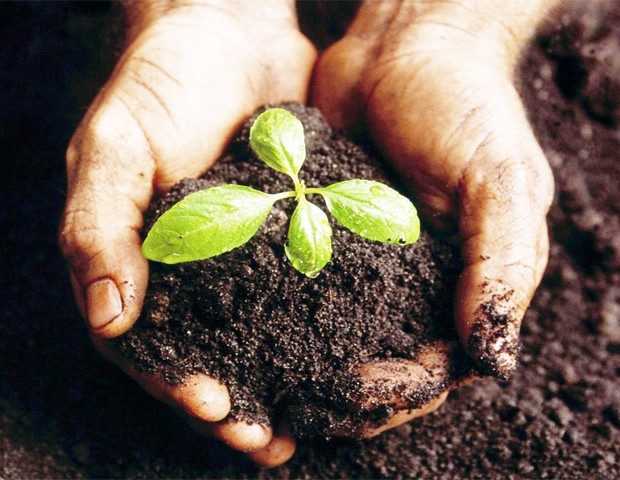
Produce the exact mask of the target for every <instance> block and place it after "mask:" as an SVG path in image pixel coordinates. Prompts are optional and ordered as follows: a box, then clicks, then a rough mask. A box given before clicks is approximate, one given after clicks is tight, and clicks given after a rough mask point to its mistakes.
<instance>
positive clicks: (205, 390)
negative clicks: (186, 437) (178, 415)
mask: <svg viewBox="0 0 620 480" xmlns="http://www.w3.org/2000/svg"><path fill="white" fill-rule="evenodd" d="M91 338H92V341H93V344H94V346H95V347H96V348H97V350H99V352H100V353H101V354H102V355H103V356H104V357H105V358H106V359H107V360H109V361H111V362H112V363H114V364H116V365H117V366H118V367H120V368H121V369H122V370H123V371H124V372H125V373H126V374H127V375H129V376H130V377H131V378H133V379H134V380H135V381H136V382H137V383H138V384H139V385H140V386H141V387H142V388H143V389H144V390H146V391H147V392H148V393H149V394H150V395H152V396H153V397H155V398H156V399H158V400H160V401H162V402H164V403H166V404H167V405H169V406H171V407H173V408H174V409H176V410H178V411H180V412H182V413H184V414H186V415H187V416H188V417H190V418H193V419H195V420H196V421H198V422H217V421H220V420H222V419H224V418H225V417H226V416H227V415H228V413H229V411H230V396H229V394H228V389H227V388H226V386H225V385H224V384H222V383H221V382H220V381H219V380H216V379H215V378H212V377H209V376H207V375H204V374H196V375H192V376H191V377H188V378H186V379H185V381H184V382H183V383H182V384H181V385H171V384H169V383H167V382H166V381H165V380H164V379H163V378H161V377H159V376H157V375H151V374H148V373H145V372H140V371H139V370H137V369H136V368H135V367H134V366H133V365H131V364H130V363H129V362H128V361H127V360H126V359H125V358H124V357H123V356H122V355H121V354H120V353H119V352H118V351H117V350H116V349H115V348H114V347H113V346H112V345H111V344H110V343H109V342H107V341H106V340H103V339H101V338H99V337H96V336H92V337H91Z"/></svg>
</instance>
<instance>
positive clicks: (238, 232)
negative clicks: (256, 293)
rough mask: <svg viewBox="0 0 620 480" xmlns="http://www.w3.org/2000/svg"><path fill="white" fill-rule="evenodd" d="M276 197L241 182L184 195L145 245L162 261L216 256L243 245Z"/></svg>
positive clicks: (148, 252)
mask: <svg viewBox="0 0 620 480" xmlns="http://www.w3.org/2000/svg"><path fill="white" fill-rule="evenodd" d="M274 201H275V199H274V198H273V197H272V196H271V195H268V194H266V193H263V192H260V191H258V190H254V189H252V188H250V187H244V186H241V185H222V186H220V187H213V188H208V189H206V190H200V191H198V192H195V193H192V194H190V195H188V196H187V197H185V198H184V199H183V200H181V201H180V202H178V203H177V204H175V205H174V206H173V207H172V208H171V209H170V210H168V211H167V212H166V213H164V214H163V215H162V216H161V217H159V219H158V220H157V222H156V223H155V225H153V228H152V229H151V231H150V232H149V234H148V235H147V237H146V240H144V243H143V244H142V254H143V255H144V256H145V257H146V258H148V259H150V260H156V261H158V262H162V263H180V262H190V261H193V260H203V259H205V258H210V257H214V256H215V255H220V254H222V253H225V252H229V251H230V250H232V249H233V248H237V247H239V246H240V245H243V244H244V243H245V242H247V241H248V240H249V239H250V238H252V237H253V236H254V234H255V233H256V231H257V230H258V228H259V227H260V226H261V225H262V224H263V222H264V221H265V219H266V218H267V215H269V211H270V210H271V207H272V205H273V203H274Z"/></svg>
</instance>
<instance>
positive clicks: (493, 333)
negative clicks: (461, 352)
mask: <svg viewBox="0 0 620 480" xmlns="http://www.w3.org/2000/svg"><path fill="white" fill-rule="evenodd" d="M513 293H514V292H513V291H512V290H508V291H504V292H502V293H494V294H492V295H490V298H489V300H488V301H487V302H485V303H483V304H481V305H480V307H479V309H478V311H477V312H476V322H475V323H474V324H473V325H472V328H471V333H470V336H469V340H468V342H467V350H468V352H469V354H470V356H471V357H472V358H473V360H474V361H475V362H476V364H477V366H478V369H479V371H480V373H482V374H483V375H492V376H494V377H497V378H499V379H502V380H507V379H508V378H509V377H510V376H511V375H512V374H513V373H514V371H515V370H516V368H517V363H518V358H519V353H520V352H521V341H520V340H519V323H520V322H518V321H517V320H516V318H515V306H514V304H513V302H512V298H511V297H512V295H513Z"/></svg>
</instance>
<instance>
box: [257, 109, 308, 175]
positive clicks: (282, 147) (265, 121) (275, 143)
mask: <svg viewBox="0 0 620 480" xmlns="http://www.w3.org/2000/svg"><path fill="white" fill-rule="evenodd" d="M250 144H251V145H252V148H253V149H254V151H255V152H256V154H257V155H258V156H259V157H260V158H261V160H262V161H263V162H265V163H266V164H267V165H269V166H270V167H271V168H273V169H274V170H277V171H278V172H282V173H286V174H287V175H288V176H289V177H291V178H292V179H293V181H294V182H295V185H297V184H298V183H299V180H298V179H297V174H298V173H299V169H300V168H301V166H302V165H303V163H304V160H305V159H306V142H305V140H304V127H303V125H302V124H301V122H300V121H299V120H298V119H297V117H295V115H293V114H292V113H290V112H289V111H287V110H284V109H283V108H272V109H269V110H266V111H264V112H263V113H261V114H260V115H259V116H258V117H257V118H256V120H255V121H254V124H253V125H252V128H251V129H250Z"/></svg>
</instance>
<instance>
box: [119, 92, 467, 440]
mask: <svg viewBox="0 0 620 480" xmlns="http://www.w3.org/2000/svg"><path fill="white" fill-rule="evenodd" d="M285 107H286V108H287V109H289V111H291V112H292V113H294V114H295V115H296V116H297V118H299V119H300V120H301V121H302V123H303V124H304V130H305V136H306V149H307V157H306V162H305V163H304V167H303V169H302V171H301V179H302V180H303V181H304V182H305V183H306V185H307V186H308V187H318V186H327V185H330V184H332V183H335V182H338V181H342V180H350V179H355V178H362V179H374V180H377V181H381V182H383V183H391V184H392V186H395V187H396V185H394V180H393V179H392V178H391V177H390V175H389V173H388V172H387V171H386V170H385V168H384V167H383V166H382V165H381V163H380V161H379V160H378V159H377V158H376V157H373V156H370V155H368V154H367V153H366V152H365V151H364V150H363V149H362V148H360V147H358V146H356V145H355V144H354V143H352V142H351V141H349V140H347V139H346V138H345V137H344V136H343V135H341V134H338V133H337V132H335V131H333V130H332V129H331V128H330V127H329V125H328V124H327V123H326V121H325V120H324V119H323V117H322V116H321V114H320V113H319V111H318V110H316V109H306V108H304V107H303V106H301V105H298V104H290V105H286V106H285ZM252 121H253V119H251V120H249V121H248V122H247V123H246V125H244V127H243V128H242V130H241V131H240V133H239V135H238V136H237V138H236V139H235V140H234V141H233V143H232V145H231V147H230V150H229V153H227V154H226V155H224V157H223V158H221V159H220V160H219V161H218V162H217V163H216V164H215V166H214V167H213V168H212V169H210V170H209V171H208V172H207V174H205V176H204V177H203V179H202V180H190V179H188V180H184V181H182V182H181V183H180V184H178V185H177V186H175V187H174V188H173V189H172V190H171V192H170V193H169V194H167V195H166V196H164V197H163V199H161V200H156V201H154V202H153V204H152V206H151V211H150V212H149V213H148V214H147V222H146V229H147V231H148V229H149V228H150V226H151V225H152V223H154V220H155V219H156V218H157V217H158V216H159V215H161V214H162V213H163V212H164V211H166V210H167V209H168V208H170V207H171V206H172V205H173V204H174V203H176V202H177V201H179V200H180V199H182V198H183V197H184V196H186V195H188V194H189V193H192V192H194V191H196V190H199V189H203V188H208V187H212V186H216V185H221V184H225V183H238V184H241V185H248V186H251V187H253V188H256V189H259V190H262V191H266V192H268V193H278V192H283V191H286V190H290V189H291V188H292V184H291V181H290V179H289V178H288V177H286V176H285V175H283V174H278V173H275V172H274V171H273V170H271V169H270V168H269V167H267V166H266V165H265V164H264V163H263V162H262V161H260V160H259V159H258V158H257V157H256V156H255V155H254V154H253V152H252V151H251V149H250V147H249V141H248V135H249V127H250V126H251V123H252ZM313 200H314V201H315V202H317V204H320V205H322V206H323V208H324V209H325V205H324V203H323V202H322V201H321V199H320V198H319V199H316V198H315V199H313ZM294 205H295V204H294V201H293V200H292V199H291V200H289V201H284V202H278V203H276V204H275V207H274V209H273V210H272V213H271V214H270V218H268V219H267V222H266V223H265V224H264V225H263V227H261V229H260V230H259V232H258V234H257V235H256V236H255V237H254V238H253V239H252V240H251V241H249V242H248V243H247V244H245V245H244V246H242V247H240V248H238V249H235V250H233V251H232V252H230V253H227V254H225V255H221V256H218V257H215V258H212V259H208V260H205V261H200V262H191V263H185V264H179V265H174V266H167V265H161V264H155V265H152V269H151V274H150V284H149V289H148V294H147V300H146V306H145V309H144V311H145V313H144V316H143V317H141V319H140V320H139V321H138V323H137V324H136V326H135V328H133V329H132V330H131V331H130V332H129V333H128V334H127V335H125V336H124V337H122V338H120V339H119V340H118V342H116V343H117V345H118V347H119V348H120V350H121V352H122V353H123V354H125V355H126V356H127V357H128V358H129V359H130V360H131V361H132V363H133V364H134V365H136V366H137V367H139V368H141V369H144V370H146V371H148V372H149V373H160V374H161V373H163V374H164V375H165V377H166V378H167V379H168V380H169V381H170V382H174V383H179V382H181V381H182V380H183V378H184V377H186V376H187V375H189V374H191V373H195V372H197V371H199V372H202V373H207V374H209V375H212V376H215V377H216V378H219V379H221V381H222V382H223V383H224V384H225V385H226V386H227V387H228V388H229V390H230V394H231V399H232V404H233V405H232V413H231V415H232V416H233V417H234V418H237V419H243V420H247V421H250V422H259V423H262V424H269V422H270V419H271V418H274V417H275V418H276V419H279V418H282V416H283V415H285V414H287V415H288V417H289V418H288V422H289V423H290V424H291V426H292V427H293V430H294V432H295V433H296V435H297V436H299V437H308V436H316V435H319V436H328V435H330V434H332V433H334V432H341V431H347V432H354V431H355V429H354V428H353V425H352V424H351V422H353V424H355V423H358V422H363V421H365V420H368V419H369V418H372V419H373V422H379V421H380V420H381V419H382V418H385V417H386V415H388V414H389V413H390V412H391V409H390V408H389V407H386V406H381V407H380V408H378V409H377V408H373V409H370V410H369V411H361V410H360V409H359V405H365V404H368V403H369V402H368V401H366V399H365V398H364V397H365V396H366V395H365V391H364V390H363V389H362V388H361V381H360V379H359V374H358V373H357V370H356V366H357V365H359V364H361V363H368V362H372V361H374V360H377V359H386V358H389V359H392V360H396V359H398V358H407V359H410V358H413V359H415V358H416V356H417V354H418V352H419V351H420V350H421V349H428V348H432V347H433V346H434V345H435V344H436V343H437V342H439V343H440V344H442V345H447V344H449V345H454V347H453V351H452V358H451V360H453V361H452V362H451V365H452V366H451V368H449V369H447V371H444V370H446V368H445V365H437V366H435V371H433V372H431V373H432V375H431V380H429V381H428V382H425V383H424V384H423V385H420V388H419V390H417V391H413V392H411V393H409V395H408V406H409V407H411V408H416V407H419V406H421V405H422V404H423V403H425V402H426V401H428V400H430V399H431V398H433V396H436V395H437V394H438V393H439V392H441V391H443V390H445V389H446V388H447V387H448V386H450V385H452V384H455V383H456V382H458V381H460V380H462V379H463V378H465V377H466V376H468V375H471V372H472V367H471V363H470V362H469V361H468V360H467V357H466V355H465V353H464V351H463V350H462V348H460V347H459V346H458V345H457V344H458V342H457V339H456V333H455V328H454V326H453V320H452V317H453V316H452V308H451V304H452V302H451V299H452V295H453V294H452V292H453V291H454V284H455V282H456V278H457V276H458V274H459V273H460V270H461V268H462V267H461V264H460V262H459V260H458V258H459V257H458V253H457V252H456V251H455V249H454V248H452V247H450V246H448V245H446V244H441V243H439V242H438V241H436V240H433V239H432V238H431V237H429V236H428V234H426V233H424V234H423V235H422V238H421V239H420V241H418V242H417V243H416V244H414V245H408V246H406V247H399V246H395V245H387V244H381V243H378V242H371V241H367V240H364V239H363V238H361V237H359V236H357V235H354V234H352V233H351V232H349V231H348V230H347V229H345V228H343V227H342V226H340V225H339V224H338V223H336V222H335V221H332V228H333V231H334V235H333V251H334V253H333V256H332V260H331V262H330V263H329V264H328V265H327V267H326V268H325V269H324V270H323V271H322V272H321V274H320V275H319V276H318V277H317V278H315V279H309V278H307V277H305V276H304V275H302V274H300V273H298V272H297V271H295V270H294V269H293V267H292V266H291V264H290V263H289V261H288V259H287V258H286V256H285V254H284V243H285V242H286V235H287V225H288V219H289V218H290V215H291V213H292V210H293V208H294ZM431 367H432V366H431ZM431 367H429V368H431ZM402 387H403V389H405V388H406V385H403V386H402ZM391 388H392V389H394V388H397V387H394V386H391ZM373 390H380V389H373ZM386 394H387V395H388V398H389V392H381V391H373V395H376V396H377V397H379V398H381V397H383V396H385V395H386Z"/></svg>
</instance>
